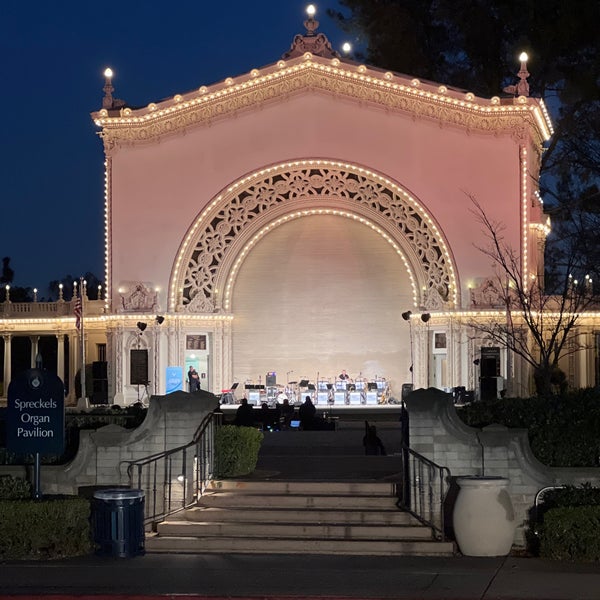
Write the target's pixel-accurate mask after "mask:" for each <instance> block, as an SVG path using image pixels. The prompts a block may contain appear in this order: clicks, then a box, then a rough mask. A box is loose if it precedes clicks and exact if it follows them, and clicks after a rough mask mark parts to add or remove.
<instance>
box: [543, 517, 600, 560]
mask: <svg viewBox="0 0 600 600" xmlns="http://www.w3.org/2000/svg"><path fill="white" fill-rule="evenodd" d="M540 555H541V556H543V557H544V558H551V559H555V560H569V561H582V562H597V561H599V560H600V506H573V507H560V508H552V509H550V510H549V511H547V512H546V513H545V515H544V523H543V525H542V527H541V529H540Z"/></svg>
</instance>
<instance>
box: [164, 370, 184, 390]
mask: <svg viewBox="0 0 600 600" xmlns="http://www.w3.org/2000/svg"><path fill="white" fill-rule="evenodd" d="M166 388H167V394H171V393H173V392H177V391H179V390H183V369H182V368H181V367H167V386H166Z"/></svg>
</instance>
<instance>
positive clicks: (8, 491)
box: [0, 475, 31, 500]
mask: <svg viewBox="0 0 600 600" xmlns="http://www.w3.org/2000/svg"><path fill="white" fill-rule="evenodd" d="M24 498H31V484H30V483H29V481H27V480H26V479H21V478H19V477H13V476H12V475H3V476H1V477H0V500H20V499H24Z"/></svg>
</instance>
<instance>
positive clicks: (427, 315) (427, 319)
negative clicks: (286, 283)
mask: <svg viewBox="0 0 600 600" xmlns="http://www.w3.org/2000/svg"><path fill="white" fill-rule="evenodd" d="M429 319H431V315H430V314H429V313H423V314H422V315H421V321H423V323H427V321H429Z"/></svg>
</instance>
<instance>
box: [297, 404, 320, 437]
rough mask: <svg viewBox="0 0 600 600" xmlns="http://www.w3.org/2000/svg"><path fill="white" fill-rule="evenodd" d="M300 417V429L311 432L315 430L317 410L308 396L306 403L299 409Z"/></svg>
mask: <svg viewBox="0 0 600 600" xmlns="http://www.w3.org/2000/svg"><path fill="white" fill-rule="evenodd" d="M298 413H299V415H300V427H301V428H302V429H303V430H304V431H310V430H311V429H315V425H316V423H315V417H316V415H317V409H316V407H315V405H314V404H313V402H312V400H311V398H310V396H306V398H305V400H304V403H303V404H301V405H300V408H299V409H298Z"/></svg>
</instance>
